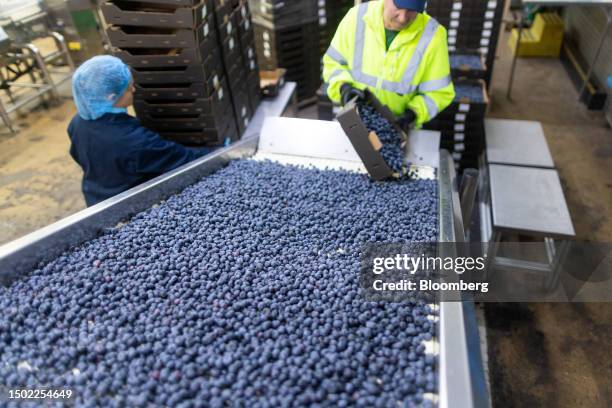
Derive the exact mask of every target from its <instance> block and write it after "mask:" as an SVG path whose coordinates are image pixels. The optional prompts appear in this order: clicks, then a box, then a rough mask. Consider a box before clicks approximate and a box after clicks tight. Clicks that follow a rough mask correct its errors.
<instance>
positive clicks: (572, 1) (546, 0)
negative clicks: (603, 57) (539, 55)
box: [507, 0, 612, 99]
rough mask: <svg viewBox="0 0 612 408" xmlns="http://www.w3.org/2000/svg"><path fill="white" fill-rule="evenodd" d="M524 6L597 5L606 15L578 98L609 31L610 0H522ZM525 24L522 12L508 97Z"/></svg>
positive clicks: (611, 3)
mask: <svg viewBox="0 0 612 408" xmlns="http://www.w3.org/2000/svg"><path fill="white" fill-rule="evenodd" d="M522 3H523V5H524V6H548V7H568V6H599V7H602V8H603V9H604V11H605V13H606V16H607V22H606V26H605V28H604V31H603V33H602V34H601V37H600V38H599V45H598V46H597V51H596V53H595V56H594V57H593V60H592V61H591V63H590V65H589V69H588V72H587V74H586V77H585V79H584V82H583V84H582V87H581V88H580V92H578V98H579V99H580V97H581V96H582V92H583V91H584V89H585V88H586V87H587V84H588V83H589V79H590V78H591V74H592V73H593V68H594V67H595V64H597V60H598V59H599V54H600V53H601V49H602V47H603V45H604V42H605V41H606V37H607V35H608V32H609V31H610V27H611V26H612V0H567V1H564V0H522ZM524 25H525V19H524V13H523V15H521V21H520V22H519V32H518V36H517V39H516V48H515V52H514V56H513V57H512V68H510V78H509V79H508V93H507V97H508V99H512V84H513V83H514V72H515V70H516V60H517V59H518V54H519V47H520V45H521V36H522V34H523V26H524Z"/></svg>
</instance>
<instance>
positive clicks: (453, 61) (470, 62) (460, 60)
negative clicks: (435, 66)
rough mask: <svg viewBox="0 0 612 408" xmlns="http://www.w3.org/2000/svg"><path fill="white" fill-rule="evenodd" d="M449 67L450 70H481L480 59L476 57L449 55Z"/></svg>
mask: <svg viewBox="0 0 612 408" xmlns="http://www.w3.org/2000/svg"><path fill="white" fill-rule="evenodd" d="M449 58H450V66H451V68H452V69H461V68H464V67H467V68H469V69H473V70H483V69H484V67H483V66H482V59H481V58H480V57H479V56H478V55H465V54H451V55H450V57H449Z"/></svg>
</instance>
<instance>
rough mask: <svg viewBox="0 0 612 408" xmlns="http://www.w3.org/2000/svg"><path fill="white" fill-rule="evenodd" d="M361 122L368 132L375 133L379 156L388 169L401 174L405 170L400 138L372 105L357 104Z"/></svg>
mask: <svg viewBox="0 0 612 408" xmlns="http://www.w3.org/2000/svg"><path fill="white" fill-rule="evenodd" d="M357 109H358V111H359V116H360V117H361V120H362V121H363V123H364V124H365V126H366V127H367V128H368V130H370V131H373V132H375V133H376V135H377V136H378V138H379V139H380V141H381V143H382V145H383V146H382V149H380V154H381V155H382V157H383V159H384V160H385V162H386V163H387V165H388V166H389V167H391V169H392V170H393V171H395V172H396V173H399V174H402V173H403V170H404V169H405V168H406V163H405V161H404V160H405V156H404V151H403V149H402V146H401V145H402V138H401V136H400V135H399V134H398V132H397V131H396V130H395V128H394V127H393V125H392V124H391V123H389V121H388V120H387V119H385V118H384V117H383V116H381V115H380V114H379V113H378V112H377V111H376V109H374V107H373V106H372V105H370V104H369V103H366V102H362V103H359V105H358V107H357Z"/></svg>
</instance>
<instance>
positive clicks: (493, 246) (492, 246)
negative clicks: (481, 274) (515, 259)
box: [485, 229, 502, 281]
mask: <svg viewBox="0 0 612 408" xmlns="http://www.w3.org/2000/svg"><path fill="white" fill-rule="evenodd" d="M501 235H502V234H501V232H499V231H497V230H495V229H493V233H492V235H491V241H489V244H488V245H487V259H486V262H485V263H486V265H485V281H488V280H489V277H490V276H491V274H492V272H493V270H492V269H493V268H494V267H495V258H496V257H497V251H498V250H499V243H500V242H501Z"/></svg>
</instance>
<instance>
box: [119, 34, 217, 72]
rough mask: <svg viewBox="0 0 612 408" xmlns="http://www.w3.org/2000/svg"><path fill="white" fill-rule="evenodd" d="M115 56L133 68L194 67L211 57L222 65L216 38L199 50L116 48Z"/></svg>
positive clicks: (208, 39)
mask: <svg viewBox="0 0 612 408" xmlns="http://www.w3.org/2000/svg"><path fill="white" fill-rule="evenodd" d="M113 55H115V56H116V57H118V58H120V59H121V60H122V61H123V62H125V63H126V64H127V65H129V66H130V67H133V68H147V67H176V66H186V65H193V64H197V63H201V62H202V61H205V60H206V58H207V57H209V56H211V55H212V56H213V57H214V58H216V59H217V62H216V63H217V64H221V55H220V53H219V45H218V44H217V41H216V38H215V36H212V37H210V38H207V39H205V40H204V41H202V43H201V44H200V45H199V47H197V48H194V47H186V48H114V49H113Z"/></svg>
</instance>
